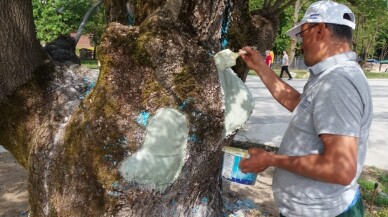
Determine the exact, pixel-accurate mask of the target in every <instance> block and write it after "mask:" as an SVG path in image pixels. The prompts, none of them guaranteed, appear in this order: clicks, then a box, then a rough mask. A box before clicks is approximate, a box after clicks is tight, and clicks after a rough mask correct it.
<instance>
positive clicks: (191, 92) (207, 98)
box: [0, 0, 273, 216]
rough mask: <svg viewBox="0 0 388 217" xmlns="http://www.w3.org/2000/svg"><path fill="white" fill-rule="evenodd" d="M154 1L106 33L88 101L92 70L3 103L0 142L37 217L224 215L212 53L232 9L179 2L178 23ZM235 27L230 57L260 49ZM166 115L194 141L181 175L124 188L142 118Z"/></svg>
mask: <svg viewBox="0 0 388 217" xmlns="http://www.w3.org/2000/svg"><path fill="white" fill-rule="evenodd" d="M107 2H108V1H107ZM111 2H113V1H111ZM157 2H159V3H160V4H158V6H157V7H156V6H155V8H154V7H150V8H151V9H150V10H144V11H145V12H144V19H143V20H142V22H141V23H139V25H137V26H132V27H129V26H124V25H122V24H119V23H111V24H110V25H108V27H107V29H106V32H105V34H104V36H103V37H102V44H101V45H100V46H99V48H98V54H99V60H100V62H101V69H100V74H99V77H98V80H97V82H96V85H95V88H94V89H93V90H92V91H91V92H90V93H89V94H88V95H87V96H86V97H85V98H84V96H85V89H86V87H85V81H84V78H85V76H87V73H88V72H87V71H85V70H83V69H82V68H80V67H78V66H66V67H65V66H57V68H56V69H55V70H54V69H53V68H52V65H51V67H47V68H44V69H43V68H40V69H38V70H36V71H35V73H34V76H33V78H32V79H31V80H30V81H29V82H28V83H26V84H24V85H23V86H21V87H19V88H18V90H17V91H16V92H15V93H14V94H13V95H12V96H10V97H8V98H7V99H6V100H5V101H4V102H3V103H2V104H1V106H0V144H1V145H4V146H5V147H6V149H8V150H9V151H11V152H12V154H13V155H14V156H15V157H16V158H17V159H18V161H19V162H20V163H21V164H22V165H23V166H25V167H26V168H28V171H29V182H30V185H29V193H30V206H31V216H105V215H107V216H221V215H222V200H221V195H220V191H221V176H220V173H221V162H222V152H221V148H222V146H223V145H225V144H228V143H230V142H231V140H232V139H233V137H230V138H229V139H227V140H223V139H222V131H223V129H224V127H223V121H224V114H223V108H222V107H223V105H222V103H223V99H222V97H223V96H222V95H221V87H220V84H219V78H218V73H217V71H216V66H215V65H214V61H213V55H214V53H215V52H218V51H219V50H220V47H221V46H220V43H219V42H220V41H219V40H220V31H221V22H222V14H223V11H224V9H225V7H226V6H227V3H228V1H205V0H200V1H182V2H181V3H182V4H179V5H180V6H181V9H180V10H179V14H178V16H174V15H173V14H172V12H171V11H170V10H169V9H168V8H165V7H163V6H162V5H163V4H164V3H165V2H163V1H157ZM121 3H123V2H121ZM121 3H120V4H121ZM145 3H146V2H144V3H137V6H139V5H141V4H143V5H145ZM147 3H149V1H147ZM237 8H238V7H237ZM236 10H240V9H236ZM175 12H176V11H175ZM244 13H246V11H244V12H241V14H242V15H243V14H244ZM142 16H143V15H142ZM236 19H238V17H236ZM246 19H249V17H248V16H247V17H244V19H243V20H241V21H239V22H236V23H240V24H241V22H242V23H244V22H245V20H246ZM139 20H140V19H139ZM236 21H237V20H236ZM264 23H265V22H264ZM233 25H234V26H233ZM233 25H232V27H231V30H230V34H231V36H230V37H231V45H233V46H234V47H233V48H234V49H237V48H238V46H240V45H241V46H242V45H245V43H248V44H249V43H254V41H253V39H252V38H253V37H254V36H246V35H254V34H255V33H254V32H252V31H249V29H245V30H244V31H241V29H239V28H241V27H239V26H238V25H237V24H233ZM260 25H267V26H270V25H271V22H269V23H266V24H260ZM240 26H241V25H240ZM238 27H239V28H238ZM237 33H239V34H237ZM261 33H262V32H261ZM262 34H264V33H262ZM240 36H241V37H242V40H241V41H238V40H237V38H239V37H240ZM270 37H271V36H268V38H270ZM262 38H267V36H266V37H262ZM269 40H270V39H269ZM272 40H273V39H272ZM253 45H255V44H253ZM260 46H265V45H260ZM45 66H50V64H48V65H45ZM69 67H70V68H71V70H68V69H69ZM241 71H243V70H241ZM164 107H168V108H173V109H176V110H179V111H180V112H181V113H183V114H184V115H185V116H186V118H187V120H188V129H189V131H188V132H187V133H188V134H189V135H194V136H193V137H191V138H195V139H189V140H188V141H187V156H185V163H184V165H183V168H182V171H181V173H180V175H179V176H178V177H177V178H176V180H175V181H174V182H173V183H171V185H170V187H168V188H167V189H166V190H165V191H163V192H159V191H157V190H154V189H152V188H144V187H141V186H139V185H138V184H136V183H132V182H129V181H128V180H124V179H123V178H122V176H121V175H120V173H119V172H118V166H119V165H120V162H121V161H123V159H125V158H126V157H128V156H131V155H133V154H134V153H135V152H136V151H138V150H139V149H140V148H141V146H142V144H143V142H144V137H145V134H146V128H145V127H144V126H143V125H141V124H139V123H138V122H137V121H136V120H137V117H138V116H139V114H140V113H142V112H149V113H150V114H151V116H152V115H153V114H155V113H156V111H157V110H158V109H160V108H164Z"/></svg>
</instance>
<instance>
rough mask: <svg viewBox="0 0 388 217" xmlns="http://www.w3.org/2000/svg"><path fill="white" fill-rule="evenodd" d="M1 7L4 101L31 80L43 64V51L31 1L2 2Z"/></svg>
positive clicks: (0, 56)
mask: <svg viewBox="0 0 388 217" xmlns="http://www.w3.org/2000/svg"><path fill="white" fill-rule="evenodd" d="M0 7H1V8H2V10H1V11H0V17H1V18H2V19H0V26H1V29H2V30H1V31H0V38H1V40H0V45H1V48H2V52H1V53H0V62H1V65H2V67H1V69H0V89H1V91H0V102H1V101H3V100H4V97H5V96H6V95H9V94H11V93H12V92H13V91H15V90H16V88H18V87H19V86H20V85H22V84H24V83H25V82H27V81H28V80H29V79H31V77H32V74H31V72H32V71H34V70H35V69H37V68H38V67H39V65H41V63H42V59H43V52H42V49H41V47H40V45H39V41H38V40H37V39H36V35H35V34H36V33H35V29H34V22H33V19H32V4H31V2H28V1H27V2H25V1H21V0H16V1H12V2H9V1H1V2H0ZM20 63H23V64H20Z"/></svg>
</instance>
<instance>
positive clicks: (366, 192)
mask: <svg viewBox="0 0 388 217" xmlns="http://www.w3.org/2000/svg"><path fill="white" fill-rule="evenodd" d="M375 183H377V184H378V187H377V190H376V194H375V197H374V201H373V207H374V208H373V210H374V211H375V212H373V213H371V212H369V208H370V203H371V201H372V197H373V192H374V187H375ZM358 184H359V185H360V188H361V192H362V197H363V199H364V201H365V203H364V205H365V210H366V211H368V212H366V215H365V216H367V217H368V216H377V217H383V216H384V217H386V216H388V171H383V170H380V169H377V168H376V167H371V168H369V169H368V173H367V174H366V173H365V174H363V175H361V177H360V178H359V179H358ZM375 207H376V208H375ZM377 207H378V208H377Z"/></svg>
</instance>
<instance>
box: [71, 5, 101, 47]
mask: <svg viewBox="0 0 388 217" xmlns="http://www.w3.org/2000/svg"><path fill="white" fill-rule="evenodd" d="M103 1H104V0H100V1H98V2H97V3H96V4H94V5H93V6H92V7H91V8H90V9H89V11H88V12H87V13H86V14H85V16H84V19H83V20H82V23H81V25H80V26H79V28H78V31H77V34H76V35H75V36H74V39H75V44H78V41H79V39H80V38H81V33H82V30H83V29H84V28H85V25H86V22H87V21H88V19H89V17H90V16H91V15H92V13H93V11H94V10H95V9H96V8H97V7H98V6H99V5H100V4H101V3H102V2H103Z"/></svg>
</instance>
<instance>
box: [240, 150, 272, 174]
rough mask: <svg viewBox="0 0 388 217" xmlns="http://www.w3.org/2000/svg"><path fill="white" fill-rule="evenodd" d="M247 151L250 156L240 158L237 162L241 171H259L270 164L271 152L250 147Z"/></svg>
mask: <svg viewBox="0 0 388 217" xmlns="http://www.w3.org/2000/svg"><path fill="white" fill-rule="evenodd" d="M248 153H249V155H250V158H248V159H242V160H241V161H240V164H239V167H240V169H241V171H242V172H243V173H248V172H249V173H260V172H263V171H264V170H265V169H267V168H268V167H269V166H270V164H271V160H272V155H273V154H272V153H269V152H266V151H264V150H263V149H259V148H250V149H249V150H248Z"/></svg>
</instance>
